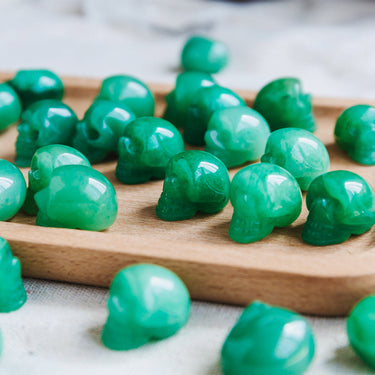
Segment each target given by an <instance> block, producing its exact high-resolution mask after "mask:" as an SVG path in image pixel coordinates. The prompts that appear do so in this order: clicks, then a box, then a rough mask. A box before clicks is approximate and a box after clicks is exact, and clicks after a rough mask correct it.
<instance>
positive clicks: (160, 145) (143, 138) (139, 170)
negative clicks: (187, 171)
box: [116, 117, 185, 184]
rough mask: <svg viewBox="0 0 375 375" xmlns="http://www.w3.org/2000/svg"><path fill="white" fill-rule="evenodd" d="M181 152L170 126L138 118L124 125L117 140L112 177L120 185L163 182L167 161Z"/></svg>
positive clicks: (177, 136)
mask: <svg viewBox="0 0 375 375" xmlns="http://www.w3.org/2000/svg"><path fill="white" fill-rule="evenodd" d="M184 150H185V145H184V141H183V139H182V136H181V134H180V132H179V131H178V130H177V128H176V127H175V126H174V125H172V124H171V123H170V122H168V121H166V120H163V119H160V118H156V117H140V118H138V119H136V120H135V121H133V122H132V123H131V124H129V125H127V126H126V128H125V130H124V133H123V136H122V137H121V138H120V141H119V144H118V153H119V161H118V164H117V168H116V177H117V179H118V180H119V181H121V182H123V183H124V184H139V183H142V182H146V181H149V180H150V179H152V178H155V179H163V178H164V176H165V170H166V168H167V164H168V162H169V159H170V158H171V157H172V156H174V155H176V154H179V153H180V152H183V151H184Z"/></svg>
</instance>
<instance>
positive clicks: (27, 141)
mask: <svg viewBox="0 0 375 375" xmlns="http://www.w3.org/2000/svg"><path fill="white" fill-rule="evenodd" d="M77 121H78V119H77V116H76V114H75V113H74V112H73V110H72V109H71V108H70V107H68V106H67V105H66V104H64V103H63V102H61V101H60V100H54V99H50V100H48V99H47V100H41V101H39V102H36V103H34V104H32V105H30V106H29V107H28V108H27V109H26V110H25V111H24V112H23V113H22V121H21V123H20V124H19V125H18V128H17V129H18V137H17V141H16V164H17V165H18V166H20V167H29V166H30V163H31V159H32V157H33V155H34V153H35V151H36V150H37V149H38V148H40V147H43V146H48V145H52V144H63V145H70V144H71V142H72V138H73V135H74V132H75V128H76V125H77Z"/></svg>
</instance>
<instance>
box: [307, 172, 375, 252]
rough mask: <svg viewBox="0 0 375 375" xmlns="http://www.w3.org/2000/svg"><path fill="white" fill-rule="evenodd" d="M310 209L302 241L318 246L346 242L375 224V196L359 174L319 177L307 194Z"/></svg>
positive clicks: (341, 173) (340, 173)
mask: <svg viewBox="0 0 375 375" xmlns="http://www.w3.org/2000/svg"><path fill="white" fill-rule="evenodd" d="M306 205H307V208H308V210H309V215H308V217H307V221H306V223H305V225H304V227H303V230H302V239H303V240H304V241H305V242H307V243H309V244H311V245H315V246H325V245H332V244H337V243H341V242H344V241H346V240H347V239H348V238H349V237H350V236H351V235H352V234H356V235H359V234H362V233H364V232H366V231H368V230H369V229H371V227H372V226H373V225H374V224H375V193H374V190H373V189H372V187H371V186H370V185H369V184H368V183H367V182H366V181H365V180H364V179H363V178H362V177H360V176H359V175H357V174H356V173H353V172H349V171H331V172H327V173H325V174H323V175H321V176H319V177H317V178H316V179H315V180H314V181H313V182H312V183H311V185H310V187H309V189H308V190H307V194H306Z"/></svg>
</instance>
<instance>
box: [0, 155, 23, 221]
mask: <svg viewBox="0 0 375 375" xmlns="http://www.w3.org/2000/svg"><path fill="white" fill-rule="evenodd" d="M25 197H26V182H25V178H24V177H23V174H22V173H21V171H20V170H19V169H18V168H17V167H16V166H15V165H14V164H12V163H11V162H9V161H7V160H3V159H0V221H5V220H9V219H11V218H12V217H13V216H14V215H15V214H16V213H17V212H18V211H19V210H20V208H21V207H22V205H23V202H24V201H25Z"/></svg>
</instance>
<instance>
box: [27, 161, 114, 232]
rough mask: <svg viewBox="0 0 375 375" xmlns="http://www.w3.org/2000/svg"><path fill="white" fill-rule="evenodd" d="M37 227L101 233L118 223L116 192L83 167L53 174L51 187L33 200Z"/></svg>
mask: <svg viewBox="0 0 375 375" xmlns="http://www.w3.org/2000/svg"><path fill="white" fill-rule="evenodd" d="M34 198H35V202H36V204H37V206H38V209H39V211H38V216H37V218H36V224H37V225H41V226H44V227H59V228H71V229H84V230H93V231H101V230H104V229H107V228H109V227H110V226H111V225H112V224H113V223H114V222H115V220H116V216H117V199H116V192H115V189H114V188H113V186H112V184H111V183H110V182H109V181H108V179H107V178H106V177H105V176H103V175H102V174H101V173H100V172H98V171H96V170H95V169H92V168H90V167H87V166H83V165H65V166H62V167H59V168H56V169H54V170H53V172H52V175H51V178H50V183H49V185H48V187H46V188H44V189H42V190H41V191H39V192H37V193H36V194H35V196H34Z"/></svg>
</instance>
